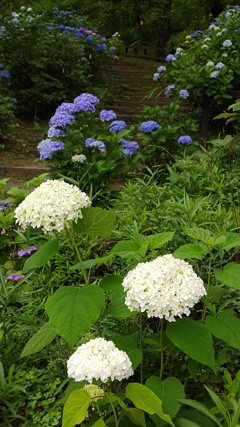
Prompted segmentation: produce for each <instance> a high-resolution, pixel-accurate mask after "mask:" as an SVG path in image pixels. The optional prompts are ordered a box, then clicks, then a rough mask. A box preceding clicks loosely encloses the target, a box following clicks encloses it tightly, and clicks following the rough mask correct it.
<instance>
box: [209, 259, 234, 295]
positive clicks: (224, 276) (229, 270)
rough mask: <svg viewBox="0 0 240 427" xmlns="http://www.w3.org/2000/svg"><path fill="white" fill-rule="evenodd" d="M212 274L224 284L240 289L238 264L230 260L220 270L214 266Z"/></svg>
mask: <svg viewBox="0 0 240 427" xmlns="http://www.w3.org/2000/svg"><path fill="white" fill-rule="evenodd" d="M214 274H215V277H216V279H217V280H219V281H220V282H222V283H223V284H224V285H227V286H229V287H230V288H234V289H237V290H240V264H236V263H235V262H230V264H227V265H226V266H225V267H224V268H223V269H222V270H221V269H220V268H215V269H214Z"/></svg>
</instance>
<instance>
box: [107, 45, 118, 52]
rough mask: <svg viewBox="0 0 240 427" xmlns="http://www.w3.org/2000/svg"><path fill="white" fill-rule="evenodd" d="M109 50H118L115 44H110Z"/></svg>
mask: <svg viewBox="0 0 240 427" xmlns="http://www.w3.org/2000/svg"><path fill="white" fill-rule="evenodd" d="M109 50H110V52H116V50H117V48H116V47H115V46H110V48H109Z"/></svg>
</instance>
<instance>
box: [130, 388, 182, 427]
mask: <svg viewBox="0 0 240 427" xmlns="http://www.w3.org/2000/svg"><path fill="white" fill-rule="evenodd" d="M126 397H127V398H128V399H130V400H131V401H132V402H133V404H134V405H135V406H136V408H139V409H142V410H143V411H145V412H147V413H148V414H151V415H152V414H157V415H158V416H159V418H160V419H162V420H164V421H166V422H168V423H169V424H171V426H173V427H174V424H173V422H172V420H171V417H170V416H169V415H168V414H164V413H163V411H162V401H161V400H160V399H159V397H158V396H157V395H156V394H155V393H154V392H153V391H152V390H150V388H148V387H146V386H145V385H143V384H138V383H130V384H128V385H127V387H126Z"/></svg>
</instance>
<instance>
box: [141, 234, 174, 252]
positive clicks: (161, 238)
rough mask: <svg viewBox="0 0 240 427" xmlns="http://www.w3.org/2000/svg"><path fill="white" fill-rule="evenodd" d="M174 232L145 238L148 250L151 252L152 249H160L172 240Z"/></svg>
mask: <svg viewBox="0 0 240 427" xmlns="http://www.w3.org/2000/svg"><path fill="white" fill-rule="evenodd" d="M174 234H175V233H174V232H171V231H167V232H165V233H158V234H153V235H150V236H146V242H148V250H149V251H153V250H154V249H158V248H161V247H162V246H163V245H165V243H167V242H169V240H172V238H173V236H174Z"/></svg>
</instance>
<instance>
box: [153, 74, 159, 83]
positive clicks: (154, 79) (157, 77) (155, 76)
mask: <svg viewBox="0 0 240 427" xmlns="http://www.w3.org/2000/svg"><path fill="white" fill-rule="evenodd" d="M159 78H160V73H154V74H153V81H154V82H157V81H158V80H159Z"/></svg>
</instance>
